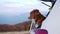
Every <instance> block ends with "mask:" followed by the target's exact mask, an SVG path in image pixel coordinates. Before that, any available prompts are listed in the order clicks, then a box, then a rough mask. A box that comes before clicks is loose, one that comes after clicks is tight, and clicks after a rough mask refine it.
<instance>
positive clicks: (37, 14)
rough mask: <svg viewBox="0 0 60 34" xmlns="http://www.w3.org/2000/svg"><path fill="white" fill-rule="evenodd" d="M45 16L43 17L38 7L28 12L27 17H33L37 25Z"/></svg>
mask: <svg viewBox="0 0 60 34" xmlns="http://www.w3.org/2000/svg"><path fill="white" fill-rule="evenodd" d="M45 18H46V17H44V16H43V15H42V14H41V13H40V12H39V10H38V9H34V10H32V11H31V12H30V16H29V19H35V22H36V23H37V24H39V25H41V24H42V21H43V20H44V19H45Z"/></svg>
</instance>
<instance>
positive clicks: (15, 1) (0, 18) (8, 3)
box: [0, 0, 51, 24]
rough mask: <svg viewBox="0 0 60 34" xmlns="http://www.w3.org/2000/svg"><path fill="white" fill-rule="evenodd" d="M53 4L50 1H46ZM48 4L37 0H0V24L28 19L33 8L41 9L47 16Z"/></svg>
mask: <svg viewBox="0 0 60 34" xmlns="http://www.w3.org/2000/svg"><path fill="white" fill-rule="evenodd" d="M45 3H46V4H48V5H50V6H51V3H50V2H45ZM48 8H49V7H48V6H46V5H44V4H42V3H41V1H37V0H0V24H17V23H20V22H23V21H26V20H28V16H29V13H30V11H31V10H33V9H39V10H40V12H41V13H42V14H43V15H44V16H45V15H46V14H47V13H48V11H49V10H48Z"/></svg>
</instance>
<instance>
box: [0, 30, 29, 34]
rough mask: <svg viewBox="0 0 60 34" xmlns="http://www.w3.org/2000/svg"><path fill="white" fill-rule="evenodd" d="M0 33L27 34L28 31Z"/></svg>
mask: <svg viewBox="0 0 60 34" xmlns="http://www.w3.org/2000/svg"><path fill="white" fill-rule="evenodd" d="M0 34H29V31H21V32H0Z"/></svg>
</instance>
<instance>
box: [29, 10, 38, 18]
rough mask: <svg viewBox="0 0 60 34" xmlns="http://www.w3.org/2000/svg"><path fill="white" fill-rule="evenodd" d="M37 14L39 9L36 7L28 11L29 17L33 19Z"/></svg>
mask: <svg viewBox="0 0 60 34" xmlns="http://www.w3.org/2000/svg"><path fill="white" fill-rule="evenodd" d="M38 15H39V10H38V9H34V10H32V11H31V12H30V16H29V19H35V18H37V16H38Z"/></svg>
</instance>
